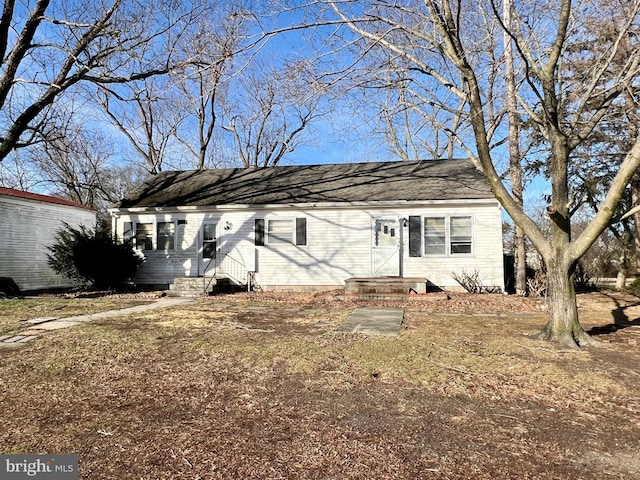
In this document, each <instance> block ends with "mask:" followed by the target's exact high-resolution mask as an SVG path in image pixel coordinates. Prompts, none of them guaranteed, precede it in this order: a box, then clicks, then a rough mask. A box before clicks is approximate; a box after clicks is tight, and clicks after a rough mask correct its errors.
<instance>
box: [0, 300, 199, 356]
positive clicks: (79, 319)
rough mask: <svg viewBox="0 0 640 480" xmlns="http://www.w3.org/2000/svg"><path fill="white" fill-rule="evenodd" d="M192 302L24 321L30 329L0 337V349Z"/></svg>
mask: <svg viewBox="0 0 640 480" xmlns="http://www.w3.org/2000/svg"><path fill="white" fill-rule="evenodd" d="M193 301H194V300H193V299H191V298H180V297H163V298H160V299H158V300H156V301H155V302H153V303H147V304H144V305H136V306H135V307H128V308H122V309H120V310H107V311H106V312H98V313H89V314H87V315H76V316H75V317H66V318H57V317H41V318H34V319H32V320H27V321H26V323H27V324H28V325H30V327H28V328H27V329H26V330H24V331H21V332H20V333H18V334H16V335H3V336H0V348H17V347H20V346H22V345H24V344H25V343H27V342H30V341H31V340H33V339H34V338H38V337H39V336H40V335H42V334H44V333H46V332H48V331H52V330H59V329H61V328H69V327H75V326H76V325H81V324H83V323H86V322H90V321H91V320H98V319H102V318H111V317H118V316H121V315H129V314H132V313H140V312H146V311H147V310H155V309H157V308H165V307H173V306H176V305H184V304H187V303H193Z"/></svg>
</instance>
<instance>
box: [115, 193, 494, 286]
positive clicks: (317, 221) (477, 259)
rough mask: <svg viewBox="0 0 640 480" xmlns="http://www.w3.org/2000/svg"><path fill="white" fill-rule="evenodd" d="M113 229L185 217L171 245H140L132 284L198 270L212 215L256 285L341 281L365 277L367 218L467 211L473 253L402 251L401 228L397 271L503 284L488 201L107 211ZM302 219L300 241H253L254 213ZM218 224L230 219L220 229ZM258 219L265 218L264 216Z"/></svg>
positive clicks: (448, 281)
mask: <svg viewBox="0 0 640 480" xmlns="http://www.w3.org/2000/svg"><path fill="white" fill-rule="evenodd" d="M113 214H114V215H115V218H116V221H115V228H116V231H117V232H122V231H123V227H124V222H129V221H133V222H148V223H151V222H157V221H161V222H162V221H174V220H181V221H186V224H185V225H179V226H178V227H177V239H176V245H177V248H176V249H175V251H170V252H158V251H145V252H144V253H145V256H146V262H145V263H144V264H143V266H142V267H141V269H140V270H139V273H138V276H137V282H138V283H140V284H169V283H171V282H172V281H173V278H175V277H185V276H189V277H196V276H198V275H199V273H200V272H199V270H198V265H199V262H200V259H199V258H198V255H199V252H198V249H199V244H200V237H199V235H200V228H201V225H202V224H203V222H204V221H217V236H218V245H217V247H218V250H219V251H220V252H222V253H223V254H224V253H228V254H229V255H230V256H231V257H232V258H233V259H234V261H237V262H240V263H242V264H244V265H245V267H246V270H250V271H255V272H256V274H255V278H256V281H257V283H258V284H259V285H260V286H262V287H263V288H266V289H270V288H278V289H297V288H305V287H309V288H332V287H343V286H344V281H345V280H346V279H347V278H350V277H368V276H371V275H372V273H373V272H372V254H371V252H372V242H373V234H372V227H373V221H374V220H373V219H374V218H375V217H389V218H398V219H407V218H408V217H409V216H414V215H417V216H421V217H425V216H452V215H453V216H456V215H463V216H469V215H471V216H472V217H473V252H472V254H470V255H460V256H420V257H410V256H409V243H408V242H409V235H408V227H406V226H404V227H401V228H400V231H399V232H398V234H399V235H400V238H401V240H402V250H401V251H402V265H403V271H402V274H403V276H405V277H414V276H415V277H425V278H427V279H428V280H430V281H431V282H432V283H434V284H436V285H438V286H441V287H445V288H457V287H458V284H457V283H456V282H455V280H454V279H453V278H452V276H451V274H452V272H456V273H462V270H463V269H464V270H465V271H466V272H468V273H473V272H474V271H478V272H479V274H480V277H481V279H482V281H483V283H484V284H485V285H487V286H497V287H500V288H503V266H502V231H501V216H500V208H499V206H498V203H497V202H496V201H491V200H478V201H474V200H469V201H458V202H453V201H447V202H433V203H431V204H429V203H425V204H423V205H420V206H415V205H412V206H403V207H389V206H385V207H376V206H368V207H348V208H347V207H333V208H329V207H323V208H306V209H305V208H295V207H291V206H289V207H285V206H283V207H275V208H272V209H268V210H267V209H262V210H248V209H247V208H232V207H229V208H226V209H220V210H217V211H211V212H206V213H205V212H204V211H198V212H194V213H185V212H175V213H162V214H157V215H156V214H148V213H141V214H137V215H135V214H131V213H127V212H114V213H113ZM256 218H261V219H266V220H267V221H268V220H270V219H291V220H292V221H294V219H295V218H306V228H307V230H306V239H307V244H306V245H293V244H285V245H270V244H269V243H268V241H267V243H266V244H265V245H264V246H256V245H254V225H255V219H256ZM225 222H229V223H230V228H229V229H228V230H225V229H224V224H225ZM265 223H266V222H265Z"/></svg>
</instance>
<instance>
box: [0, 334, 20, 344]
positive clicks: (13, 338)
mask: <svg viewBox="0 0 640 480" xmlns="http://www.w3.org/2000/svg"><path fill="white" fill-rule="evenodd" d="M23 338H25V336H24V335H14V336H13V337H9V338H7V339H6V340H3V341H4V343H16V342H18V341H20V340H22V339H23Z"/></svg>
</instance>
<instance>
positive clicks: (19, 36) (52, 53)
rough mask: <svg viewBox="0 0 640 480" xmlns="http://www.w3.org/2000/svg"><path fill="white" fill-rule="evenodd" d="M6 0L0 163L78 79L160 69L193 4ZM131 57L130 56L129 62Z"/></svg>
mask: <svg viewBox="0 0 640 480" xmlns="http://www.w3.org/2000/svg"><path fill="white" fill-rule="evenodd" d="M50 3H51V2H50V0H36V1H34V2H28V3H25V2H16V1H15V0H6V1H5V2H4V8H3V10H2V17H1V18H0V58H1V59H2V60H1V61H2V69H1V71H0V161H1V160H3V159H4V158H6V156H7V155H8V154H9V152H11V151H12V150H13V149H15V148H20V147H24V146H28V145H31V144H34V143H36V142H39V141H43V134H45V133H46V130H47V128H48V124H49V123H48V113H49V112H50V110H51V109H54V108H55V103H54V102H55V101H56V100H57V99H58V98H59V97H60V96H61V95H62V94H63V93H65V92H66V91H68V90H70V89H72V88H73V87H74V86H76V85H79V84H81V83H94V84H103V85H106V84H118V83H120V84H123V83H127V82H130V81H133V80H140V79H144V78H149V77H152V76H154V75H159V74H164V73H166V72H168V71H169V70H170V68H171V64H172V59H171V55H172V54H173V52H174V49H173V47H174V44H175V42H176V41H177V39H178V38H179V37H180V34H181V31H182V30H183V29H184V28H185V25H187V24H189V23H190V22H192V21H193V18H194V17H196V16H197V14H198V8H197V7H194V5H195V4H194V3H190V4H189V5H188V6H184V5H182V4H180V3H179V2H178V3H176V2H172V1H170V0H167V1H165V0H160V2H159V3H158V2H156V4H154V7H153V8H147V7H146V6H145V5H144V4H142V3H140V2H137V1H133V0H113V1H111V2H92V1H88V0H81V1H62V2H55V3H53V4H52V5H50ZM131 60H135V61H131Z"/></svg>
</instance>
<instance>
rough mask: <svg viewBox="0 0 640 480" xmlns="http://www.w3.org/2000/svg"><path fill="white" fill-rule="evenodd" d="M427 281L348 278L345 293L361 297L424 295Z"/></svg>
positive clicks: (415, 278)
mask: <svg viewBox="0 0 640 480" xmlns="http://www.w3.org/2000/svg"><path fill="white" fill-rule="evenodd" d="M426 291H427V279H426V278H422V277H407V278H404V277H373V278H348V279H347V280H345V292H346V293H356V294H362V295H384V294H392V295H403V294H404V295H408V294H410V293H426Z"/></svg>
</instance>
